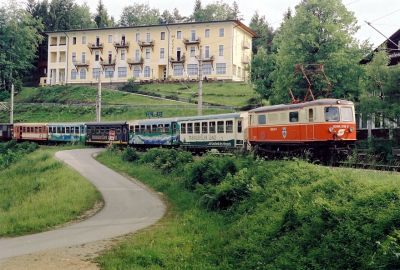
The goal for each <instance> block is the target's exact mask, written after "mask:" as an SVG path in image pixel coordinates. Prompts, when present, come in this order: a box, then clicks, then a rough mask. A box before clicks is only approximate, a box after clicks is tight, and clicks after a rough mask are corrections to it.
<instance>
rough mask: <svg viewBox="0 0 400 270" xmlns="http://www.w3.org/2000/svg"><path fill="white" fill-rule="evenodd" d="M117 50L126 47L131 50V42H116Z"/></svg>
mask: <svg viewBox="0 0 400 270" xmlns="http://www.w3.org/2000/svg"><path fill="white" fill-rule="evenodd" d="M114 47H115V50H116V51H117V53H118V49H126V50H129V42H126V41H121V42H114Z"/></svg>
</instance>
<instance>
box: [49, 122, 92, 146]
mask: <svg viewBox="0 0 400 270" xmlns="http://www.w3.org/2000/svg"><path fill="white" fill-rule="evenodd" d="M47 126H48V128H49V137H48V138H49V139H48V140H49V141H53V142H85V137H86V129H85V124H84V123H49V124H48V125H47Z"/></svg>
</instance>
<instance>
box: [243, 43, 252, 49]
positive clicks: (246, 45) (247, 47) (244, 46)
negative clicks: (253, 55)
mask: <svg viewBox="0 0 400 270" xmlns="http://www.w3.org/2000/svg"><path fill="white" fill-rule="evenodd" d="M242 47H243V49H244V50H248V49H250V43H248V42H243V46H242Z"/></svg>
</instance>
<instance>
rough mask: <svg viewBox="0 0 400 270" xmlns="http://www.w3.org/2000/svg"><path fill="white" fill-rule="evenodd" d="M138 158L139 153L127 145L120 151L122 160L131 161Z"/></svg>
mask: <svg viewBox="0 0 400 270" xmlns="http://www.w3.org/2000/svg"><path fill="white" fill-rule="evenodd" d="M138 159H139V154H138V153H137V152H136V150H135V149H133V148H132V147H127V148H125V150H124V151H123V152H122V160H124V161H129V162H133V161H137V160H138Z"/></svg>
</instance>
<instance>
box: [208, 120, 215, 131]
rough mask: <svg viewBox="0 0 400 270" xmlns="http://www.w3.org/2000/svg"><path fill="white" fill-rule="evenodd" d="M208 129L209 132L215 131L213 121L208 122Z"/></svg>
mask: <svg viewBox="0 0 400 270" xmlns="http://www.w3.org/2000/svg"><path fill="white" fill-rule="evenodd" d="M208 131H209V132H210V133H215V122H210V123H208Z"/></svg>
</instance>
